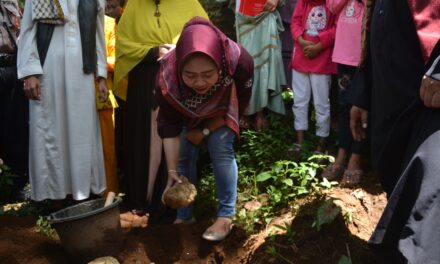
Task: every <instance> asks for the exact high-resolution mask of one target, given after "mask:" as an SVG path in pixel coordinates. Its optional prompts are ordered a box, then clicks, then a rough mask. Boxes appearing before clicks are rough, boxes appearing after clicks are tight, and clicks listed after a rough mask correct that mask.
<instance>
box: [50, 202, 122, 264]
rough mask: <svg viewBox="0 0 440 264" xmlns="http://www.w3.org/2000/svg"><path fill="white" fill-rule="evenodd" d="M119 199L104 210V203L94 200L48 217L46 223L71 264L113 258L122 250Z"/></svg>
mask: <svg viewBox="0 0 440 264" xmlns="http://www.w3.org/2000/svg"><path fill="white" fill-rule="evenodd" d="M121 202H122V199H121V198H120V197H116V198H115V199H114V201H113V203H112V204H110V205H109V206H107V207H104V203H105V199H104V198H101V199H96V200H91V201H87V202H83V203H80V204H77V205H74V206H70V207H67V208H65V209H62V210H60V211H57V212H55V213H52V214H51V215H49V222H50V223H51V224H52V226H53V227H54V228H55V230H56V231H57V233H58V236H59V237H60V240H61V244H62V245H63V248H64V249H65V250H66V251H67V253H68V254H69V255H70V256H71V257H72V263H86V262H88V261H90V260H93V259H95V258H98V257H103V256H114V255H116V254H117V253H118V252H119V251H120V249H121V246H122V232H121V225H120V220H119V204H120V203H121Z"/></svg>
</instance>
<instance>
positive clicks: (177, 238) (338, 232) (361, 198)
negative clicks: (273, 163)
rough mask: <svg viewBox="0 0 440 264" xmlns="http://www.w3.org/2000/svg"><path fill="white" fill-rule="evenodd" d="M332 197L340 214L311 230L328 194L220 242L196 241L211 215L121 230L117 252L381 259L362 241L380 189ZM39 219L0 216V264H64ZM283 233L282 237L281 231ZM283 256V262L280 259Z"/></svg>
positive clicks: (130, 255) (222, 259)
mask: <svg viewBox="0 0 440 264" xmlns="http://www.w3.org/2000/svg"><path fill="white" fill-rule="evenodd" d="M325 197H326V198H328V197H332V198H334V199H335V203H336V204H337V205H338V206H339V207H340V208H341V212H340V214H339V215H338V217H337V218H336V220H335V221H333V222H332V223H330V224H327V225H324V226H323V227H322V229H321V230H320V231H317V229H316V228H314V227H312V223H313V222H314V220H315V218H316V210H317V208H318V207H319V206H320V204H322V199H324V200H325V199H326V198H321V199H319V198H311V197H308V198H304V199H301V200H300V201H298V203H297V204H298V206H297V209H296V210H294V211H292V212H286V213H285V214H284V215H282V216H280V217H279V218H277V219H274V220H273V221H272V226H274V225H275V224H277V225H279V226H284V225H286V224H285V223H287V226H290V228H289V230H291V231H293V232H294V233H295V234H294V235H292V236H291V237H288V236H286V234H285V231H286V230H284V231H283V230H280V229H279V228H271V227H269V228H267V229H266V230H264V231H262V232H260V233H258V234H255V235H252V236H250V237H246V236H245V235H244V232H243V230H241V229H240V228H238V227H234V229H233V231H232V233H231V234H230V235H229V236H228V237H227V238H226V239H225V240H224V241H222V242H215V243H214V242H208V241H205V240H203V239H202V238H201V235H202V233H203V232H204V230H205V229H206V228H207V227H208V226H209V225H210V224H211V223H212V221H213V219H201V220H200V221H199V222H197V223H196V224H193V225H183V224H181V225H168V224H167V225H164V224H157V225H150V226H148V227H147V228H133V229H131V230H124V231H123V234H124V247H123V248H122V250H121V252H120V253H119V254H117V255H116V256H115V257H116V258H117V259H118V260H119V261H120V263H135V264H144V263H156V264H160V263H191V264H192V263H282V262H285V263H336V262H337V261H338V259H339V258H340V257H341V256H342V255H346V256H348V255H350V256H351V258H352V260H353V263H380V262H379V260H377V259H376V257H375V255H374V254H373V253H372V252H371V251H370V249H369V248H368V245H367V239H368V238H369V236H370V235H371V233H372V231H373V230H374V227H375V225H376V223H377V221H378V219H379V217H380V215H381V213H382V211H383V209H384V207H385V205H386V198H385V194H384V193H383V192H382V191H381V189H380V186H379V185H378V184H377V183H376V182H374V181H369V182H366V183H364V185H363V186H362V188H359V189H345V188H339V187H336V188H333V189H331V190H329V191H327V192H326V193H325ZM35 224H36V218H34V217H15V216H8V215H2V216H0V259H1V263H12V264H14V263H20V264H21V263H30V264H40V263H41V264H45V263H68V261H69V257H68V256H67V255H66V254H65V252H64V251H63V248H62V246H61V243H60V241H59V240H58V239H57V238H54V239H50V238H47V237H45V236H43V235H41V234H38V233H37V232H36V230H35ZM283 233H284V234H283ZM282 259H284V261H283V260H282Z"/></svg>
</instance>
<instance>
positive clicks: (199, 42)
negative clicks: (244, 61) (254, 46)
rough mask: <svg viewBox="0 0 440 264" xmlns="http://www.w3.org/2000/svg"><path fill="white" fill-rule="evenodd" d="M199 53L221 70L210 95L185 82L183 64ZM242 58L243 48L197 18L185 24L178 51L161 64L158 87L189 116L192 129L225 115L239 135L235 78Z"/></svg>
mask: <svg viewBox="0 0 440 264" xmlns="http://www.w3.org/2000/svg"><path fill="white" fill-rule="evenodd" d="M195 52H198V53H203V54H205V55H207V56H208V57H210V58H211V59H212V60H213V61H214V62H215V63H216V65H217V66H218V68H219V69H220V70H221V74H220V78H219V80H218V82H217V83H216V84H215V85H214V86H213V87H211V89H210V90H209V91H208V92H207V93H206V94H197V93H195V92H194V91H193V90H192V89H190V88H188V87H186V86H185V84H184V83H183V81H182V79H181V74H180V68H181V67H182V65H183V62H184V61H185V59H186V58H188V57H189V56H190V55H192V54H193V53H195ZM239 57H240V47H239V46H238V45H237V44H236V43H235V42H233V41H232V40H230V39H229V38H227V37H226V36H225V35H224V34H223V33H222V32H221V31H220V30H218V29H217V28H216V27H214V26H213V25H212V24H211V22H209V21H208V20H206V19H203V18H200V17H196V18H193V19H192V20H190V21H189V22H188V23H187V24H186V25H185V27H184V28H183V31H182V34H181V37H180V39H179V41H178V42H177V46H176V49H175V50H173V51H171V52H169V53H168V54H167V55H166V56H165V57H164V58H163V59H162V61H161V66H160V70H159V75H158V86H159V88H160V90H161V92H162V95H163V96H164V98H165V99H166V100H167V101H168V103H169V104H170V105H172V106H173V107H174V108H175V109H177V110H178V111H179V112H181V113H182V114H184V115H185V116H187V117H189V121H188V123H187V124H186V125H187V127H188V128H189V129H191V128H194V127H196V126H198V125H199V124H200V123H201V122H202V121H203V120H204V119H207V118H211V117H217V116H224V117H225V121H226V125H227V126H228V127H230V128H231V129H232V130H233V131H234V132H235V133H236V134H237V135H238V134H239V127H238V99H237V91H236V87H235V83H234V80H233V78H232V76H233V74H234V72H235V69H236V67H237V63H238V59H239Z"/></svg>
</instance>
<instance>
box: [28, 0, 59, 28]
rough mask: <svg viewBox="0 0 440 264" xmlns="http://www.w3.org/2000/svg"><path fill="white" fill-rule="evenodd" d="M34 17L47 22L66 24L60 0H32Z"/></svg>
mask: <svg viewBox="0 0 440 264" xmlns="http://www.w3.org/2000/svg"><path fill="white" fill-rule="evenodd" d="M32 19H33V20H36V21H38V22H41V23H45V24H54V25H62V24H64V12H63V9H62V8H61V4H60V1H59V0H32Z"/></svg>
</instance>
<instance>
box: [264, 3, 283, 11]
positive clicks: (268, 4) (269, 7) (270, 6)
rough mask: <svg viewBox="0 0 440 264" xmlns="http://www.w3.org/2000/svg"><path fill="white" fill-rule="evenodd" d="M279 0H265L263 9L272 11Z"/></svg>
mask: <svg viewBox="0 0 440 264" xmlns="http://www.w3.org/2000/svg"><path fill="white" fill-rule="evenodd" d="M278 2H279V0H267V1H266V4H264V8H263V9H264V10H265V11H270V12H273V11H275V9H276V8H277V6H278Z"/></svg>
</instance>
